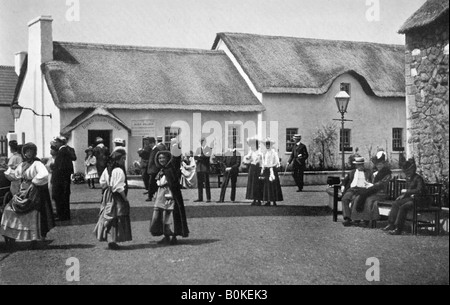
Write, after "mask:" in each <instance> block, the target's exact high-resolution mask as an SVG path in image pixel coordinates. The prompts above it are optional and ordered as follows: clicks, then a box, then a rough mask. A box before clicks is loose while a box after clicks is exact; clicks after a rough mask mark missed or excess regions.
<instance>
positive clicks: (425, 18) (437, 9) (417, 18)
mask: <svg viewBox="0 0 450 305" xmlns="http://www.w3.org/2000/svg"><path fill="white" fill-rule="evenodd" d="M448 6H449V1H448V0H428V1H427V2H425V3H424V5H422V6H421V7H420V8H419V9H418V10H417V11H416V12H415V13H414V14H413V15H412V16H411V17H409V18H408V20H406V22H405V23H404V24H403V25H402V27H401V28H400V30H399V31H398V32H399V33H401V34H403V33H406V32H409V31H411V30H414V29H417V28H420V27H423V26H426V25H429V24H430V23H432V22H434V21H436V20H437V19H438V18H440V17H441V16H443V15H444V14H445V13H447V14H448ZM447 22H448V19H447Z"/></svg>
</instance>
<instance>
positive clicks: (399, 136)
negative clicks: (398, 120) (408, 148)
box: [392, 128, 405, 151]
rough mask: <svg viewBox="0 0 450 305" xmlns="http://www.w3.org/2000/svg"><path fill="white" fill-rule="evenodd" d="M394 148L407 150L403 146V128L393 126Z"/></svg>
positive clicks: (395, 149)
mask: <svg viewBox="0 0 450 305" xmlns="http://www.w3.org/2000/svg"><path fill="white" fill-rule="evenodd" d="M392 150H393V151H404V150H405V148H404V147H403V128H392Z"/></svg>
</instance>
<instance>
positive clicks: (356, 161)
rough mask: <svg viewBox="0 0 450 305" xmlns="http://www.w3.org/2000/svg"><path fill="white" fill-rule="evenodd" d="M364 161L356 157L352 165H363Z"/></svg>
mask: <svg viewBox="0 0 450 305" xmlns="http://www.w3.org/2000/svg"><path fill="white" fill-rule="evenodd" d="M364 162H365V160H364V158H363V157H356V158H355V161H353V164H364Z"/></svg>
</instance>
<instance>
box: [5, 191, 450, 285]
mask: <svg viewBox="0 0 450 305" xmlns="http://www.w3.org/2000/svg"><path fill="white" fill-rule="evenodd" d="M325 188H326V186H307V187H305V191H304V192H302V193H297V192H295V188H293V187H284V188H283V192H284V197H285V198H284V199H285V200H284V201H283V202H279V204H278V206H270V207H265V206H260V207H256V206H250V205H249V202H248V201H245V200H241V198H244V196H245V189H244V188H238V191H237V198H238V200H240V201H238V202H235V203H231V202H225V203H221V204H217V203H215V201H213V202H211V203H206V202H205V203H194V202H193V200H194V199H196V193H197V192H196V190H183V195H184V199H185V205H186V213H187V217H188V224H189V229H190V231H191V234H190V236H189V237H188V238H180V239H179V244H178V245H173V246H160V245H158V244H157V243H156V242H157V241H158V240H159V239H160V238H158V237H152V236H150V234H149V220H150V216H151V213H152V209H151V207H150V204H149V203H148V202H145V201H144V199H145V197H144V195H143V190H142V189H131V190H130V193H129V198H130V202H131V205H132V210H131V217H132V230H133V241H132V242H128V243H125V244H124V245H123V249H122V250H118V251H113V250H108V249H107V245H106V243H100V242H98V241H97V240H96V239H95V236H94V235H93V233H92V231H93V229H94V226H95V222H96V220H97V214H98V209H99V199H100V190H98V189H96V190H91V189H88V188H87V185H72V197H71V200H72V204H71V209H72V218H73V220H72V221H71V222H65V223H59V226H58V227H56V228H55V229H53V230H52V231H51V232H50V233H49V235H48V241H47V242H45V243H40V244H39V245H38V247H37V249H32V248H31V246H30V244H29V243H17V245H16V248H15V249H14V250H13V251H10V250H7V249H6V248H5V244H4V242H3V241H0V284H65V283H79V284H177V285H178V284H181V285H191V284H193V285H197V284H204V285H221V284H227V285H235V284H239V285H247V284H251V285H301V284H326V285H330V284H446V285H448V284H449V238H448V235H442V236H431V235H430V234H426V232H425V234H420V235H419V236H412V235H411V234H404V235H402V236H390V235H387V234H385V233H384V232H383V231H382V230H380V229H369V228H363V227H344V226H343V225H342V220H341V219H339V221H338V222H333V221H332V216H331V212H330V210H329V209H328V207H327V203H328V197H327V196H328V195H327V194H326V193H325ZM212 196H213V199H215V200H217V199H218V197H219V190H218V189H213V190H212ZM228 196H229V191H228V193H227V197H226V198H227V199H228ZM381 225H383V223H382V222H380V223H379V226H381ZM71 257H74V258H76V259H78V261H79V263H80V281H79V282H68V281H67V279H66V273H67V271H68V269H69V268H70V267H71V266H73V265H72V264H70V262H69V263H68V265H66V261H67V259H69V258H71ZM369 258H376V259H378V261H379V266H380V272H379V276H380V278H379V281H368V280H367V279H366V273H369V274H374V273H371V272H370V270H369V271H368V269H369V268H372V266H373V265H372V264H370V263H368V264H367V265H366V261H367V259H369ZM69 273H70V272H69Z"/></svg>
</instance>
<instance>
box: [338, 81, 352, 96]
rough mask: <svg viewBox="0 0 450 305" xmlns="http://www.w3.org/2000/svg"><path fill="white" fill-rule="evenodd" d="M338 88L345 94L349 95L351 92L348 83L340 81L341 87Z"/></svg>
mask: <svg viewBox="0 0 450 305" xmlns="http://www.w3.org/2000/svg"><path fill="white" fill-rule="evenodd" d="M340 90H341V91H345V92H347V94H348V95H350V96H351V94H350V83H341V89H340Z"/></svg>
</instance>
